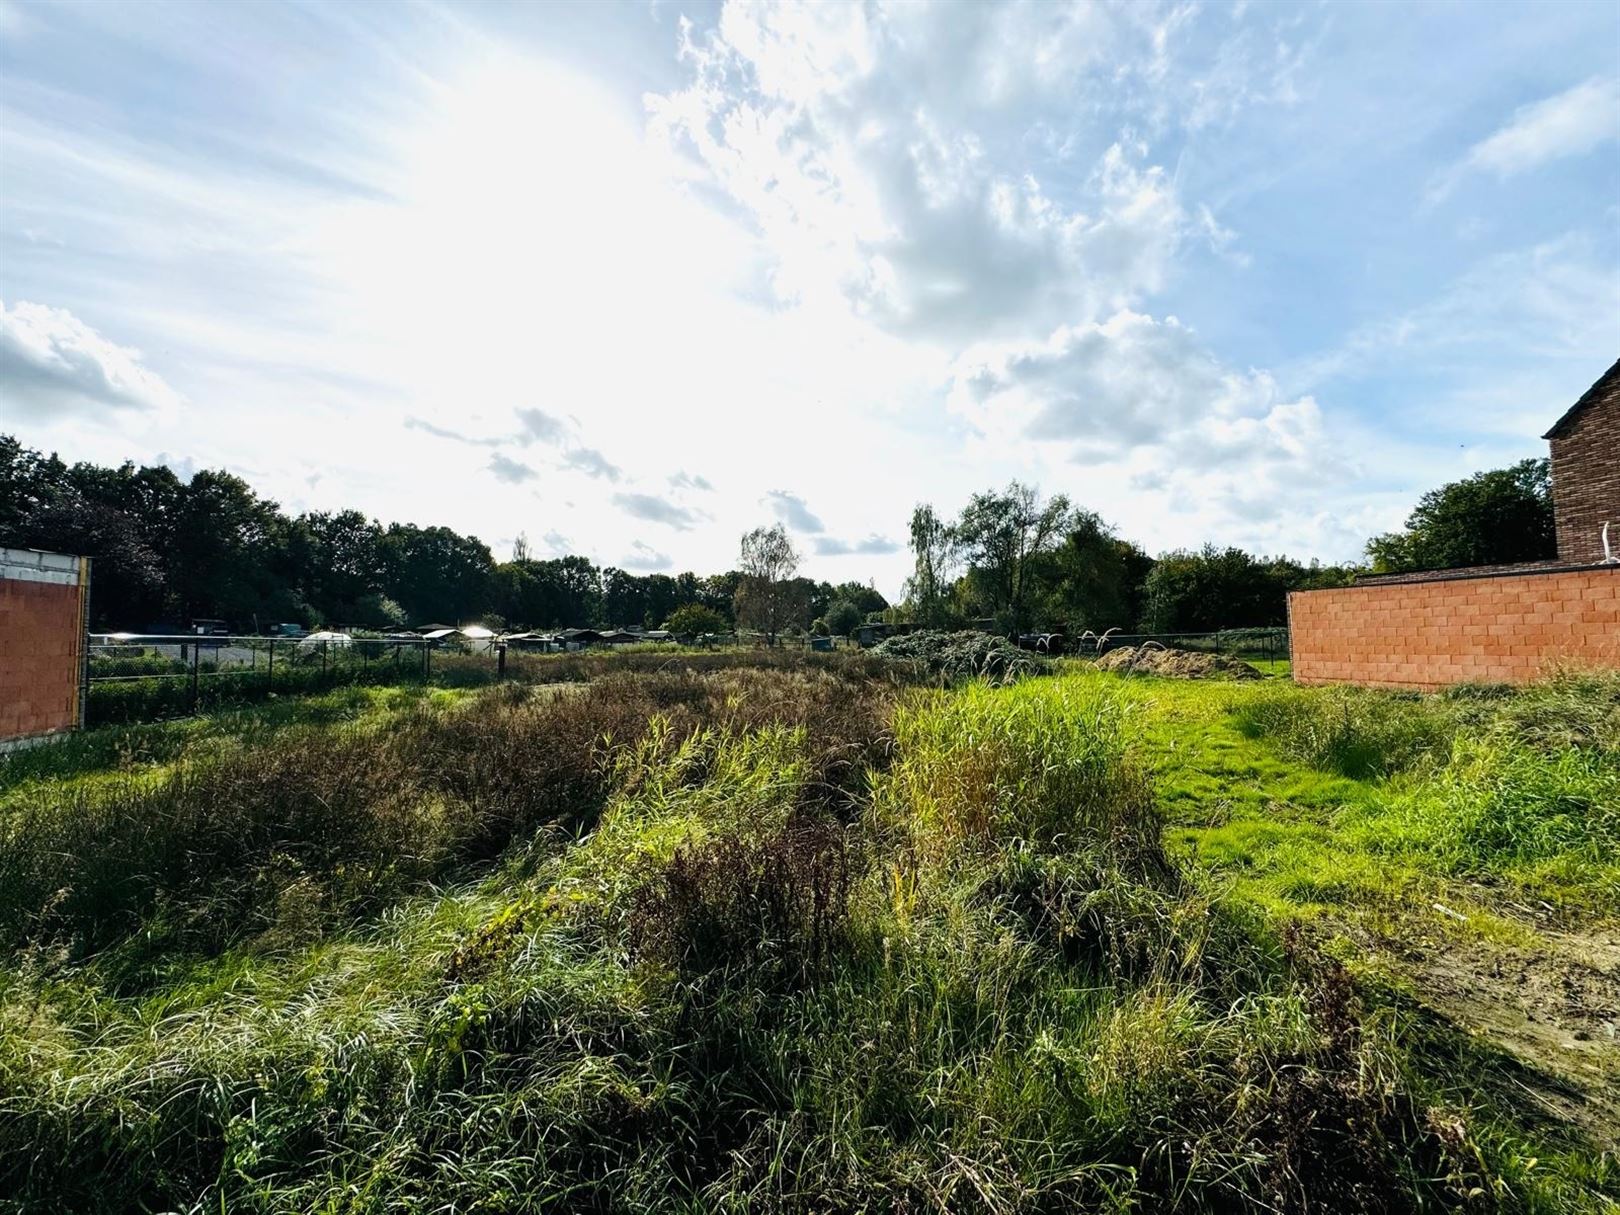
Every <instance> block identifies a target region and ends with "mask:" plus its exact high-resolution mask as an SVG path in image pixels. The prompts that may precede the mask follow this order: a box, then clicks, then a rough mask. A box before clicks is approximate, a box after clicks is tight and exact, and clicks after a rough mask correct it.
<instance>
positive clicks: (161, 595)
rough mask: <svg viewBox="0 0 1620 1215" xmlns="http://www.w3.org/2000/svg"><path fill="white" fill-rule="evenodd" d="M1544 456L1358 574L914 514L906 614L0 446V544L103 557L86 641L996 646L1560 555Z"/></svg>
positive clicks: (1043, 519) (770, 533)
mask: <svg viewBox="0 0 1620 1215" xmlns="http://www.w3.org/2000/svg"><path fill="white" fill-rule="evenodd" d="M1546 464H1547V462H1546V461H1545V460H1540V461H1523V462H1521V463H1520V464H1517V465H1514V466H1513V467H1512V468H1510V469H1503V470H1496V471H1493V472H1489V473H1481V474H1478V475H1477V476H1475V477H1471V478H1468V479H1466V480H1464V481H1460V482H1456V483H1453V484H1451V485H1447V486H1442V487H1440V488H1439V489H1436V490H1433V491H1431V492H1430V493H1428V494H1426V495H1424V496H1423V498H1422V500H1421V501H1420V502H1419V503H1418V506H1417V508H1416V509H1415V510H1414V511H1413V513H1412V515H1411V517H1410V518H1409V519H1408V521H1407V526H1406V528H1405V529H1404V530H1403V531H1401V532H1398V533H1392V534H1390V535H1387V536H1380V537H1375V538H1373V539H1372V540H1371V541H1369V543H1368V550H1367V551H1368V560H1367V562H1366V563H1364V564H1361V565H1322V564H1320V563H1318V562H1314V561H1312V562H1309V563H1305V562H1300V561H1297V560H1294V559H1291V558H1289V557H1286V556H1276V557H1267V556H1256V555H1253V554H1250V553H1247V552H1245V551H1243V550H1241V549H1238V548H1232V547H1226V548H1217V547H1215V546H1213V545H1206V546H1205V547H1203V548H1201V549H1198V550H1181V551H1175V552H1168V553H1161V554H1159V555H1158V556H1157V557H1154V556H1149V555H1148V554H1147V553H1146V552H1144V551H1143V550H1142V549H1141V548H1140V547H1139V546H1138V545H1136V544H1134V543H1132V542H1131V541H1129V540H1126V539H1124V538H1122V537H1120V536H1119V535H1118V534H1117V532H1116V530H1115V529H1114V528H1113V527H1112V526H1111V525H1110V524H1108V523H1107V522H1106V521H1105V520H1104V519H1103V518H1102V517H1101V516H1100V515H1099V514H1097V513H1096V512H1094V511H1091V510H1087V509H1084V508H1080V507H1077V506H1075V505H1074V504H1073V503H1071V502H1070V500H1069V499H1068V498H1067V497H1065V496H1064V495H1061V494H1058V495H1054V496H1052V497H1045V496H1043V495H1042V494H1041V492H1040V491H1039V490H1038V489H1036V488H1035V487H1032V486H1027V485H1023V484H1020V483H1018V482H1014V483H1012V484H1011V485H1009V486H1007V487H1006V488H1005V489H1002V490H989V491H986V492H984V493H979V494H975V495H974V496H973V497H972V498H971V499H970V500H969V502H968V504H967V506H966V507H965V508H964V509H963V510H962V511H961V513H960V514H959V515H958V516H957V517H955V518H946V517H944V516H942V515H940V514H939V513H938V512H937V511H936V510H935V509H934V508H933V507H932V506H930V505H926V504H924V505H919V506H918V507H917V508H916V510H915V511H914V512H913V514H912V517H911V521H910V535H909V539H910V547H911V553H912V559H913V567H912V573H911V576H910V577H909V578H908V580H907V582H906V595H905V600H904V602H903V603H901V604H898V605H890V604H889V603H888V601H887V600H886V599H885V598H884V597H883V596H882V595H881V594H880V593H879V592H878V591H876V590H875V589H874V588H873V587H871V586H866V585H862V584H860V583H857V582H845V583H842V584H839V585H834V584H831V583H828V582H825V581H816V580H813V579H809V578H804V577H801V576H799V574H798V564H799V558H798V554H797V552H796V551H795V550H794V548H793V545H792V542H791V539H790V538H789V536H788V535H787V533H786V532H785V531H784V529H783V528H782V527H781V526H780V525H777V526H774V527H761V528H756V529H754V530H753V531H751V532H749V533H748V534H747V535H745V536H744V537H743V540H742V544H741V546H740V551H739V557H738V564H737V568H735V569H732V570H729V571H726V572H724V573H720V574H713V575H708V576H699V575H697V574H695V573H692V572H686V573H681V574H674V575H670V574H635V573H632V572H630V571H628V570H624V569H620V568H617V567H614V566H607V567H602V566H598V565H597V564H596V563H594V562H592V561H590V560H589V559H587V558H585V557H580V556H562V557H553V558H537V557H534V556H533V555H531V553H530V552H529V550H528V546H527V544H526V543H524V542H523V540H522V539H521V538H520V539H519V541H518V543H517V544H516V545H515V546H514V551H513V554H512V559H511V560H509V561H497V560H496V559H495V557H494V555H493V554H492V553H491V551H490V549H489V547H488V545H486V544H484V543H483V542H482V541H480V540H479V539H478V538H477V537H475V536H467V535H462V534H460V533H458V532H456V531H454V530H452V529H450V528H446V527H419V526H417V525H415V524H410V523H389V524H386V525H384V524H383V523H381V522H379V521H377V520H374V519H368V518H367V517H366V516H365V515H364V514H362V513H361V512H359V511H354V510H342V511H335V512H326V511H310V512H304V513H302V514H298V515H289V514H287V513H286V512H284V511H283V510H282V509H281V508H280V507H279V505H278V504H277V503H275V502H273V501H270V500H269V499H266V498H263V497H260V496H259V495H258V494H257V493H255V492H254V490H253V488H252V487H251V486H250V485H248V483H247V482H246V481H244V480H243V479H242V478H240V477H237V476H234V475H233V474H230V473H227V472H223V471H218V470H202V471H199V472H197V473H195V474H194V475H192V476H191V477H190V478H182V477H180V476H179V475H177V474H176V473H175V472H174V471H173V470H172V469H170V468H168V467H166V466H163V465H152V466H140V467H138V466H136V465H135V464H134V463H125V464H122V465H120V466H118V467H116V468H112V467H104V466H100V465H96V464H91V463H86V462H80V463H76V464H72V465H69V464H66V463H64V462H63V461H62V460H61V459H59V458H58V457H57V456H56V455H54V454H52V455H49V456H47V455H43V454H42V453H40V452H38V451H34V450H31V449H29V448H26V447H24V446H23V445H22V444H21V443H20V442H19V441H18V440H17V439H15V438H14V437H11V436H7V435H0V545H5V546H10V547H23V548H42V549H49V550H53V551H57V552H68V553H77V554H83V555H87V556H90V557H93V558H94V559H95V566H94V582H93V586H92V596H91V622H92V627H94V628H96V629H113V628H121V629H131V630H151V629H157V628H184V627H186V626H188V625H189V624H190V622H192V621H194V620H198V619H217V620H223V621H225V622H226V623H227V624H229V625H230V626H231V627H232V628H235V629H249V628H252V629H256V630H257V629H265V628H269V627H270V626H272V625H274V624H278V623H283V622H296V623H299V624H303V625H316V624H326V625H331V626H354V627H366V628H379V629H386V628H393V627H399V626H402V625H406V624H410V625H422V624H428V623H433V624H450V625H454V624H459V623H464V622H468V621H472V620H483V621H489V622H491V623H496V624H500V625H505V626H510V627H525V628H556V627H566V626H575V625H594V626H615V627H622V626H627V625H641V626H644V627H649V628H656V627H659V626H664V625H671V626H674V627H675V628H676V629H677V631H680V632H683V633H691V632H706V631H723V630H725V629H729V628H732V627H735V626H737V625H741V626H743V627H748V628H756V629H759V630H760V631H762V632H766V633H770V634H776V633H780V632H786V631H793V630H802V629H806V628H810V629H813V630H814V631H816V632H823V631H826V632H835V633H839V634H846V633H848V632H850V631H852V630H853V629H854V628H855V627H856V626H857V625H859V624H860V623H862V622H863V621H866V620H868V619H871V618H876V617H878V616H880V615H882V616H884V617H886V618H888V619H890V620H905V621H911V622H915V623H918V624H922V625H927V626H932V627H942V628H950V627H964V626H970V625H971V626H978V627H985V628H991V629H994V630H996V631H998V632H1022V631H1028V630H1037V631H1072V632H1078V631H1079V630H1082V629H1086V628H1091V629H1094V630H1097V631H1102V630H1103V629H1107V628H1114V627H1119V628H1123V629H1125V630H1127V631H1130V630H1134V629H1140V630H1143V631H1149V632H1200V631H1207V630H1213V629H1220V628H1237V627H1251V626H1265V625H1274V624H1281V623H1283V622H1284V621H1285V619H1286V612H1287V607H1286V603H1287V594H1288V592H1289V591H1291V590H1301V589H1312V588H1316V587H1326V586H1340V585H1345V584H1347V583H1349V582H1350V581H1352V580H1353V579H1354V578H1355V577H1356V575H1357V574H1358V573H1361V572H1365V571H1367V570H1369V569H1370V570H1374V571H1377V572H1399V571H1402V570H1407V569H1422V568H1445V567H1450V566H1460V565H1477V564H1497V563H1505V562H1511V561H1523V560H1535V559H1538V558H1542V557H1547V556H1551V555H1552V534H1553V528H1552V507H1551V495H1550V487H1549V483H1548V474H1547V467H1546Z"/></svg>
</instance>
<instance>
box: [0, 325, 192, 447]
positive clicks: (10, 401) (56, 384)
mask: <svg viewBox="0 0 1620 1215" xmlns="http://www.w3.org/2000/svg"><path fill="white" fill-rule="evenodd" d="M179 401H180V398H179V396H178V394H177V393H176V392H175V391H174V390H173V389H172V388H170V387H169V385H168V384H167V383H165V382H164V380H163V378H162V377H161V376H159V375H158V374H157V373H156V372H154V371H152V370H150V369H149V368H148V367H147V366H146V365H145V363H144V362H143V359H142V355H141V352H140V351H139V350H136V349H134V348H132V347H129V346H120V345H118V344H117V343H116V342H113V341H111V340H109V339H108V338H105V337H103V336H102V335H101V334H100V333H98V332H96V331H95V330H94V329H92V328H91V327H90V326H89V325H86V324H85V323H84V322H83V321H81V320H80V319H79V318H78V317H76V316H74V315H73V313H71V312H69V311H67V310H66V309H64V308H51V307H47V306H46V305H44V304H34V303H30V302H28V301H27V300H20V301H18V302H17V303H16V304H15V305H12V306H9V307H8V306H7V305H6V302H5V301H4V300H0V404H5V405H6V406H8V407H9V408H12V409H15V410H17V411H18V412H19V413H22V414H25V415H34V416H40V417H47V418H48V417H51V416H54V415H55V414H56V413H57V411H63V410H65V411H83V412H89V413H95V412H99V411H103V410H107V409H134V410H152V411H160V412H165V411H169V410H172V409H173V408H174V407H175V406H177V405H178V404H179Z"/></svg>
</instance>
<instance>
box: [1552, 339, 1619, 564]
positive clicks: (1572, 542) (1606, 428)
mask: <svg viewBox="0 0 1620 1215" xmlns="http://www.w3.org/2000/svg"><path fill="white" fill-rule="evenodd" d="M1542 438H1544V439H1546V440H1547V441H1548V442H1549V443H1550V444H1551V445H1552V490H1553V516H1554V519H1555V520H1556V522H1557V526H1558V557H1559V560H1560V561H1563V562H1568V563H1573V564H1582V565H1584V564H1589V563H1593V562H1598V561H1602V560H1603V525H1604V524H1605V523H1607V524H1608V525H1609V550H1610V552H1612V553H1613V554H1615V555H1616V556H1620V359H1617V360H1616V361H1615V364H1614V366H1613V367H1610V368H1609V369H1608V370H1607V371H1605V372H1604V373H1603V375H1602V376H1601V377H1600V378H1599V379H1598V382H1597V383H1595V384H1593V385H1592V387H1591V388H1589V389H1587V390H1586V395H1584V396H1583V397H1581V399H1580V400H1578V401H1576V402H1575V404H1573V405H1571V406H1570V407H1569V410H1568V412H1566V413H1565V414H1564V416H1563V417H1561V418H1559V419H1558V421H1557V422H1555V423H1553V428H1552V429H1551V430H1549V431H1548V432H1547V433H1546V434H1545V435H1543V436H1542Z"/></svg>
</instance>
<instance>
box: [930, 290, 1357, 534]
mask: <svg viewBox="0 0 1620 1215" xmlns="http://www.w3.org/2000/svg"><path fill="white" fill-rule="evenodd" d="M950 402H951V407H952V408H953V409H954V410H955V411H956V412H958V413H959V414H960V415H961V416H963V417H964V418H965V419H966V420H967V421H969V423H970V424H971V425H973V427H974V428H975V429H976V430H978V431H979V432H980V433H981V434H982V435H984V436H986V438H987V441H992V442H997V441H999V442H1000V443H1001V444H1002V445H1004V446H1012V445H1016V444H1017V443H1027V442H1029V441H1030V440H1036V441H1045V442H1050V443H1053V444H1057V445H1060V450H1062V451H1063V452H1064V453H1065V454H1066V455H1067V456H1068V457H1069V459H1070V460H1071V461H1072V462H1075V463H1079V464H1083V465H1091V466H1095V467H1097V468H1099V469H1105V468H1106V469H1107V470H1109V471H1110V472H1115V473H1118V474H1120V475H1122V476H1123V477H1124V479H1125V482H1126V484H1128V485H1129V486H1130V487H1131V488H1133V489H1136V490H1143V491H1156V492H1161V493H1163V494H1164V495H1165V499H1166V501H1165V505H1166V506H1167V507H1168V508H1169V509H1170V510H1173V511H1174V510H1183V509H1186V510H1197V511H1199V512H1201V513H1203V514H1205V515H1210V516H1220V517H1222V518H1223V519H1225V520H1242V519H1244V518H1245V517H1246V516H1247V517H1252V518H1254V519H1263V518H1273V517H1275V516H1277V515H1278V514H1279V513H1280V512H1283V511H1286V510H1289V509H1293V507H1294V505H1295V502H1294V499H1295V498H1296V497H1297V495H1298V493H1299V491H1301V490H1305V489H1311V490H1313V491H1314V490H1317V489H1320V488H1322V487H1323V486H1326V485H1329V484H1333V483H1343V482H1345V481H1346V480H1347V479H1348V478H1349V477H1350V476H1351V475H1352V473H1353V468H1352V466H1351V464H1350V463H1349V462H1348V461H1347V459H1346V458H1345V456H1344V455H1343V454H1342V453H1341V451H1340V447H1339V445H1338V444H1335V443H1334V442H1333V440H1332V438H1331V436H1330V435H1329V434H1328V432H1327V429H1326V426H1325V424H1324V419H1323V417H1322V411H1321V409H1320V408H1319V406H1318V405H1317V403H1316V401H1315V400H1314V399H1313V398H1311V397H1309V396H1302V397H1298V398H1291V397H1290V395H1289V394H1287V393H1285V392H1283V390H1282V388H1281V387H1280V386H1279V384H1278V383H1277V381H1276V380H1275V378H1274V377H1272V376H1271V375H1270V374H1268V373H1266V372H1262V371H1253V370H1247V371H1244V370H1238V369H1235V368H1232V367H1228V366H1227V365H1225V364H1224V363H1222V362H1221V361H1220V360H1219V359H1218V358H1216V357H1215V355H1214V354H1212V353H1211V352H1210V350H1209V349H1208V348H1207V347H1206V346H1204V345H1203V343H1202V342H1201V341H1199V339H1198V337H1197V335H1196V334H1195V333H1194V332H1193V331H1192V330H1190V329H1188V328H1187V327H1186V326H1184V325H1182V324H1180V323H1179V322H1177V321H1176V320H1175V318H1173V317H1171V318H1166V319H1164V320H1156V319H1154V318H1153V317H1150V316H1145V315H1142V314H1140V313H1135V312H1128V311H1122V312H1119V313H1116V314H1115V315H1114V316H1112V317H1110V318H1109V319H1108V320H1106V321H1104V322H1101V323H1099V324H1087V325H1075V326H1068V327H1065V328H1063V329H1060V330H1058V331H1057V332H1056V333H1054V334H1053V335H1052V337H1051V338H1050V339H1048V340H1047V341H1045V342H1041V343H1030V344H1022V345H1019V344H1006V345H1003V346H1000V347H997V348H981V349H980V350H979V351H978V352H976V353H975V355H974V356H973V357H971V358H967V359H964V360H963V361H962V363H961V364H960V365H959V366H958V368H957V373H956V377H955V381H954V384H953V387H952V389H951V395H950ZM1178 504H1179V505H1178Z"/></svg>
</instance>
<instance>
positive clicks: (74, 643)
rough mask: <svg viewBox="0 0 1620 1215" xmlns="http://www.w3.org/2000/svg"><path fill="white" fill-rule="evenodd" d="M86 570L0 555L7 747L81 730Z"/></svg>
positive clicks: (2, 712)
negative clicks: (10, 743)
mask: <svg viewBox="0 0 1620 1215" xmlns="http://www.w3.org/2000/svg"><path fill="white" fill-rule="evenodd" d="M25 558H31V563H29V562H28V561H25V560H24V559H25ZM42 558H53V559H54V560H53V561H51V564H52V565H54V566H58V567H60V568H55V569H49V570H47V569H45V568H44V567H43V566H44V563H43V562H42V560H41V559H42ZM68 562H71V563H72V564H71V566H68V564H67V563H68ZM86 564H87V563H83V562H80V561H79V559H78V558H76V557H74V558H61V557H57V556H56V555H55V554H37V553H36V554H26V553H19V552H18V551H17V550H7V549H0V744H3V743H5V742H7V741H9V740H13V739H18V738H29V737H32V736H34V735H38V734H49V733H52V732H54V731H57V730H71V729H73V728H74V727H75V726H77V725H78V724H79V668H80V662H81V659H82V655H83V646H84V642H85V638H84V622H83V618H82V610H81V609H82V607H83V602H82V598H81V597H82V595H83V594H84V593H85V587H84V585H83V576H84V574H83V571H84V566H85V565H86ZM52 579H54V580H52ZM68 579H70V580H68Z"/></svg>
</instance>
